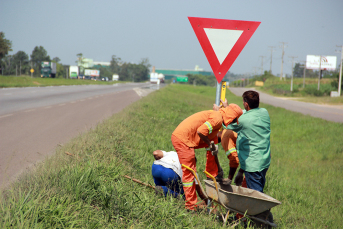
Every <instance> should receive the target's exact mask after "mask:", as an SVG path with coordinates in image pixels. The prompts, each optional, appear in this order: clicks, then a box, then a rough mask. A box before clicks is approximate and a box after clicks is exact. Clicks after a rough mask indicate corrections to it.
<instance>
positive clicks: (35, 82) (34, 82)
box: [33, 81, 41, 85]
mask: <svg viewBox="0 0 343 229" xmlns="http://www.w3.org/2000/svg"><path fill="white" fill-rule="evenodd" d="M33 84H34V85H41V84H40V83H38V82H37V81H33Z"/></svg>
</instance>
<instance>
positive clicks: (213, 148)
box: [210, 141, 218, 156]
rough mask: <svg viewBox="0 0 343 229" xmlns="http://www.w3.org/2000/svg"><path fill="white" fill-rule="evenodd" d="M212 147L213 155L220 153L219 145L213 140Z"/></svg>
mask: <svg viewBox="0 0 343 229" xmlns="http://www.w3.org/2000/svg"><path fill="white" fill-rule="evenodd" d="M210 148H211V153H212V155H213V156H216V155H218V146H217V145H216V144H214V142H213V141H211V145H210Z"/></svg>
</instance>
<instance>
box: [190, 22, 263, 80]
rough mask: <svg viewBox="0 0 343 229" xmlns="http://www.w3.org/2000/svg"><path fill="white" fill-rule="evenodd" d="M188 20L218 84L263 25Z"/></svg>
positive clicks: (256, 23)
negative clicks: (258, 28)
mask: <svg viewBox="0 0 343 229" xmlns="http://www.w3.org/2000/svg"><path fill="white" fill-rule="evenodd" d="M188 19H189V22H190V23H191V25H192V27H193V30H194V32H195V35H196V36H197V38H198V40H199V42H200V45H201V47H202V49H203V50H204V53H205V55H206V57H207V60H208V62H209V64H210V66H211V68H212V71H213V73H214V75H215V76H216V78H217V81H218V83H220V82H221V81H222V79H223V78H224V76H225V74H226V73H227V71H229V69H230V68H231V66H232V64H233V62H235V60H236V58H237V57H238V55H239V54H240V53H241V51H242V50H243V48H244V46H245V45H246V44H247V43H248V41H249V39H250V38H251V36H252V35H253V34H254V32H255V31H256V29H257V27H258V26H259V25H260V24H261V22H258V21H238V20H226V19H213V18H199V17H188Z"/></svg>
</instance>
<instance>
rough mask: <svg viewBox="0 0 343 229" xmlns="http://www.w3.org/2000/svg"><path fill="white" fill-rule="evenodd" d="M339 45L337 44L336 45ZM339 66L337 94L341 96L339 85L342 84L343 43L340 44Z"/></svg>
mask: <svg viewBox="0 0 343 229" xmlns="http://www.w3.org/2000/svg"><path fill="white" fill-rule="evenodd" d="M337 47H339V46H337ZM341 48H342V50H341V66H340V68H339V80H338V96H341V85H342V63H343V62H342V60H343V45H341Z"/></svg>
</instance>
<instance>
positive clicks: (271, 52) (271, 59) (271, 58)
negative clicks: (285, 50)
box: [269, 46, 275, 74]
mask: <svg viewBox="0 0 343 229" xmlns="http://www.w3.org/2000/svg"><path fill="white" fill-rule="evenodd" d="M269 48H270V70H269V74H272V62H273V51H274V50H273V49H274V48H275V46H269Z"/></svg>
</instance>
